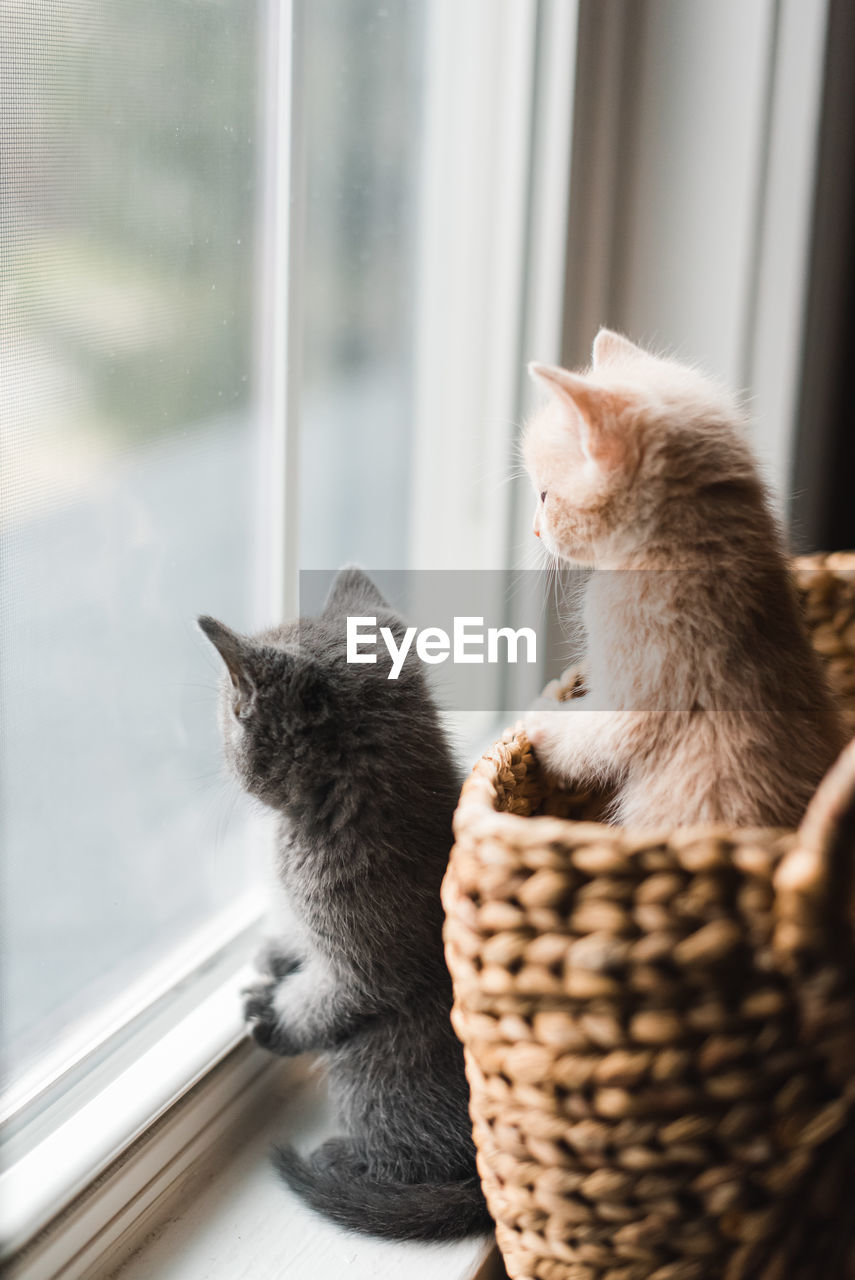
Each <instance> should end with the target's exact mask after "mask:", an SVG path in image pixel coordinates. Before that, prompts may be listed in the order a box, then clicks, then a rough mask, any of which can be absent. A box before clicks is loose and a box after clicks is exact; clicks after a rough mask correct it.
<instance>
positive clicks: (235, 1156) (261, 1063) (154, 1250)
mask: <svg viewBox="0 0 855 1280" xmlns="http://www.w3.org/2000/svg"><path fill="white" fill-rule="evenodd" d="M223 1075H225V1076H229V1075H230V1076H231V1077H232V1079H231V1081H228V1080H226V1081H225V1082H224V1080H223V1079H222V1076H223ZM218 1077H219V1078H218ZM236 1081H242V1082H243V1085H242V1088H238V1089H236V1088H235V1083H236ZM223 1097H228V1098H229V1099H230V1101H228V1102H227V1104H226V1105H225V1106H224V1105H223V1103H222V1098H223ZM332 1132H334V1125H333V1123H332V1119H331V1116H330V1114H329V1111H328V1108H327V1105H326V1100H325V1091H324V1088H323V1081H322V1077H321V1074H320V1072H319V1071H318V1070H317V1068H315V1067H314V1066H313V1064H312V1062H311V1061H310V1060H308V1059H297V1060H296V1061H293V1062H285V1061H282V1060H276V1059H272V1058H270V1057H269V1056H268V1055H266V1054H263V1053H262V1052H261V1051H260V1050H258V1049H256V1048H255V1046H253V1045H251V1044H249V1043H248V1042H243V1043H242V1044H241V1046H240V1047H239V1048H238V1049H236V1050H235V1051H234V1052H233V1053H232V1054H231V1055H230V1057H229V1058H227V1059H226V1060H225V1061H224V1062H223V1063H221V1065H220V1067H218V1068H216V1069H215V1071H213V1072H212V1073H211V1074H210V1077H209V1078H206V1079H204V1080H202V1081H201V1082H200V1084H199V1085H198V1086H197V1088H196V1089H195V1090H193V1091H192V1092H191V1093H190V1094H189V1095H188V1096H187V1097H186V1098H185V1099H183V1100H182V1101H181V1102H179V1103H178V1104H177V1105H176V1106H175V1107H173V1108H172V1109H171V1111H170V1112H169V1113H167V1114H166V1115H165V1116H164V1117H163V1119H162V1120H161V1121H160V1122H159V1123H158V1124H156V1125H155V1126H154V1127H153V1128H152V1129H151V1130H150V1131H148V1132H147V1133H146V1134H144V1135H143V1136H142V1137H141V1139H140V1140H139V1142H138V1144H136V1146H135V1147H134V1148H132V1149H131V1150H130V1151H129V1152H128V1153H127V1154H126V1156H125V1157H123V1158H122V1159H121V1160H120V1161H119V1162H118V1163H117V1164H116V1165H115V1166H114V1167H113V1168H111V1169H109V1170H107V1171H106V1173H105V1174H104V1176H103V1178H102V1179H101V1180H99V1182H97V1183H96V1184H95V1185H94V1186H92V1187H91V1188H90V1189H89V1190H88V1191H87V1192H85V1193H84V1194H83V1196H81V1197H80V1198H79V1200H78V1201H76V1202H75V1203H73V1204H72V1205H70V1206H69V1207H68V1209H67V1210H66V1211H65V1212H64V1213H63V1214H62V1215H61V1216H60V1217H59V1218H58V1219H57V1220H56V1221H55V1222H54V1223H52V1224H51V1226H50V1227H49V1228H48V1229H47V1230H46V1231H45V1232H44V1233H43V1235H42V1236H41V1237H39V1238H37V1239H36V1240H34V1241H33V1242H32V1244H31V1245H30V1246H28V1248H27V1249H26V1250H25V1251H24V1252H23V1253H21V1254H20V1255H19V1256H18V1257H16V1258H15V1259H13V1260H11V1262H10V1264H8V1265H7V1268H6V1269H5V1270H4V1275H5V1276H6V1277H8V1280H84V1278H85V1280H112V1278H113V1277H115V1278H116V1280H151V1277H152V1276H157V1277H158V1280H238V1277H246V1278H247V1280H274V1278H275V1280H281V1278H282V1277H284V1276H287V1277H288V1280H303V1278H304V1277H305V1280H339V1277H341V1276H342V1275H347V1277H348V1280H369V1278H370V1280H385V1277H389V1280H392V1278H393V1277H394V1278H395V1280H399V1277H400V1276H401V1275H406V1276H407V1280H440V1278H442V1280H475V1278H476V1277H483V1278H484V1280H486V1277H487V1276H488V1275H489V1276H490V1277H491V1278H492V1277H494V1276H496V1277H498V1276H502V1275H503V1274H504V1272H503V1271H502V1268H501V1264H500V1263H498V1261H497V1259H496V1258H495V1257H491V1253H492V1252H493V1250H492V1241H491V1240H488V1239H486V1238H484V1237H475V1238H473V1239H470V1240H463V1241H458V1242H455V1243H453V1244H444V1245H426V1244H410V1243H394V1242H387V1241H382V1240H375V1239H373V1238H370V1237H367V1236H359V1235H356V1234H352V1233H349V1232H347V1231H343V1230H341V1229H340V1228H338V1227H336V1226H334V1225H333V1224H332V1223H328V1222H326V1221H325V1220H323V1219H322V1218H320V1217H318V1216H317V1215H316V1214H314V1213H312V1212H311V1211H310V1210H309V1209H308V1208H306V1206H305V1205H304V1204H303V1203H302V1202H301V1201H300V1200H298V1199H297V1197H295V1196H294V1195H292V1194H291V1192H290V1191H289V1190H288V1189H287V1188H286V1187H285V1186H284V1184H283V1183H282V1182H281V1181H280V1180H279V1179H278V1178H277V1177H276V1175H275V1173H274V1170H273V1167H272V1165H271V1163H270V1160H269V1158H268V1153H269V1149H270V1146H271V1144H272V1143H273V1142H274V1141H277V1140H280V1141H287V1142H294V1143H296V1144H297V1145H298V1146H301V1147H302V1146H306V1147H311V1146H314V1145H315V1144H316V1143H317V1142H320V1141H322V1140H323V1139H324V1138H325V1137H327V1136H328V1135H329V1134H330V1133H332ZM188 1134H189V1135H192V1136H190V1137H189V1138H188ZM497 1267H498V1269H496V1268H497ZM485 1268H486V1270H485Z"/></svg>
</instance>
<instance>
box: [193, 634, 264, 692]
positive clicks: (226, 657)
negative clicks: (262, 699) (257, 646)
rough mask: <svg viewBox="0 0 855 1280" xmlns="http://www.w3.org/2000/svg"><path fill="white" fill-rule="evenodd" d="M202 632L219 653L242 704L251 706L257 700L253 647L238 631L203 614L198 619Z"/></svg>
mask: <svg viewBox="0 0 855 1280" xmlns="http://www.w3.org/2000/svg"><path fill="white" fill-rule="evenodd" d="M196 621H197V623H198V625H199V629H200V631H203V632H204V633H205V635H206V636H207V637H208V639H209V640H210V642H211V644H212V645H213V646H214V648H215V649H216V650H217V652H218V653H219V655H220V657H221V658H222V660H223V662H224V663H225V664H226V667H227V668H228V672H229V675H230V677H231V681H232V684H233V685H234V687H235V689H236V690H237V692H238V693H239V695H240V699H241V702H242V703H244V704H245V705H247V706H251V705H252V703H253V702H254V700H255V694H256V687H255V680H254V678H253V674H252V645H251V644H250V643H249V641H248V640H246V639H244V637H243V636H239V635H238V634H237V632H236V631H232V630H231V629H230V628H229V627H227V626H226V625H225V623H223V622H218V621H217V619H216V618H209V617H207V615H205V614H203V615H202V616H201V617H200V618H197V619H196Z"/></svg>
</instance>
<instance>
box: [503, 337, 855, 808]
mask: <svg viewBox="0 0 855 1280" xmlns="http://www.w3.org/2000/svg"><path fill="white" fill-rule="evenodd" d="M531 373H532V375H533V376H534V377H535V378H536V379H538V381H540V382H541V383H543V384H544V385H545V387H546V388H547V390H548V391H549V392H550V393H551V398H550V400H549V402H548V403H547V404H546V405H545V407H543V408H542V409H541V410H540V411H539V412H538V413H537V414H536V415H535V416H534V417H533V418H532V419H531V421H530V422H529V423H528V425H527V427H526V430H525V435H524V442H523V453H524V459H525V464H526V468H527V470H528V473H529V475H530V477H531V479H532V483H533V485H534V489H535V492H536V494H537V505H536V513H535V520H534V528H535V533H537V534H538V535H539V536H540V537H541V539H542V542H543V544H544V546H545V547H546V549H547V550H548V551H549V552H550V553H551V554H552V555H553V556H555V557H557V558H560V559H562V560H566V561H570V562H572V563H574V564H579V565H585V566H590V567H593V568H594V569H595V570H597V571H598V572H595V573H594V574H592V576H591V578H590V580H589V583H588V586H587V589H586V594H585V601H584V608H583V623H584V629H585V632H586V636H587V666H588V692H587V694H586V696H585V698H584V699H583V700H582V701H581V702H579V703H574V704H572V707H568V709H566V710H563V711H560V712H556V711H552V712H548V711H542V710H534V711H533V712H531V713H530V714H529V716H528V718H527V719H526V729H527V731H528V735H529V738H530V740H531V742H532V745H533V746H534V748H535V751H536V752H537V754H538V756H539V757H540V758H541V759H542V760H543V762H544V764H545V766H546V768H547V769H548V770H549V771H551V772H552V773H554V774H555V775H557V776H558V777H559V778H561V779H562V780H566V781H568V782H569V781H573V782H579V783H583V784H584V783H590V782H596V783H605V784H608V785H610V786H611V787H612V788H616V801H615V805H614V808H613V813H612V816H613V817H614V819H615V820H616V821H618V822H620V823H624V824H645V825H647V824H650V825H659V824H668V825H676V826H682V825H685V824H690V823H695V822H704V821H727V822H731V823H736V824H739V825H741V826H753V825H774V826H777V825H783V826H795V825H796V824H797V822H798V820H799V818H800V817H801V814H802V812H803V810H804V808H805V806H806V804H807V802H808V800H809V798H810V796H811V794H812V793H813V791H814V789H815V787H816V785H817V783H818V782H819V780H820V778H821V777H822V775H823V774H824V773H825V771H826V769H827V768H828V766H829V765H830V764H831V762H832V761H833V760H834V758H835V757H836V755H837V753H838V752H839V750H840V749H841V747H842V745H843V742H844V732H843V727H842V723H841V721H840V719H839V717H838V714H837V712H836V710H835V707H834V705H833V703H832V700H831V697H830V694H829V692H828V689H827V687H826V683H825V679H824V675H823V673H822V671H821V668H820V664H819V661H818V659H817V658H816V656H815V654H814V652H813V650H812V648H811V645H810V643H809V641H808V639H807V636H806V634H805V631H804V628H803V626H802V622H801V618H800V613H799V605H798V600H797V597H796V593H795V589H794V586H793V583H792V581H791V579H790V575H789V571H788V567H787V559H786V555H785V551H784V548H783V544H782V538H781V533H780V531H779V529H778V526H777V524H776V521H775V519H774V518H773V516H772V514H771V511H770V508H769V503H768V499H767V496H766V493H765V490H764V486H763V484H762V482H761V480H760V477H759V475H758V471H757V467H756V464H755V461H754V458H753V456H752V453H751V450H750V448H749V446H748V443H747V441H746V439H745V436H744V426H745V422H744V417H743V414H742V412H741V411H740V409H739V408H738V406H737V404H736V402H735V401H734V400H733V399H732V398H731V397H730V396H728V395H727V394H726V393H724V392H723V391H722V390H721V388H720V387H718V386H716V385H715V384H714V383H713V382H711V381H710V380H708V379H707V378H705V377H704V376H702V375H701V374H700V373H699V372H698V371H697V370H695V369H693V368H689V367H687V366H685V365H682V364H678V363H677V362H676V361H674V360H669V359H663V358H661V357H658V356H655V355H652V354H650V353H649V352H646V351H644V350H642V349H641V348H639V347H637V346H635V345H634V344H633V343H631V342H630V341H629V340H628V339H626V338H624V337H621V336H620V335H619V334H616V333H612V332H610V331H609V330H607V329H602V330H601V331H600V333H599V334H598V335H597V338H596V340H595V342H594V351H593V367H592V368H591V369H590V370H588V371H586V372H584V373H581V374H573V373H568V372H567V371H566V370H564V369H558V368H552V367H549V366H544V365H532V366H531ZM577 708H578V709H577Z"/></svg>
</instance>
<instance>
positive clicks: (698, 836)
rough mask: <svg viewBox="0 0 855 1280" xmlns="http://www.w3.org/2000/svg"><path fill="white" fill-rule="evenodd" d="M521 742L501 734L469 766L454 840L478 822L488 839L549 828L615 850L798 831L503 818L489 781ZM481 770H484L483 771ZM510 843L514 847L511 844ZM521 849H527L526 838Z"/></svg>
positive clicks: (513, 734)
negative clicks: (508, 749) (587, 836)
mask: <svg viewBox="0 0 855 1280" xmlns="http://www.w3.org/2000/svg"><path fill="white" fill-rule="evenodd" d="M524 738H525V730H524V729H523V728H522V726H521V725H517V726H515V727H513V728H509V729H505V731H504V732H503V734H502V736H501V738H500V739H499V741H498V742H496V743H495V744H494V745H493V746H492V747H491V748H490V749H489V750H488V751H485V752H484V754H483V755H482V756H481V758H480V759H479V760H478V762H477V763H476V764H475V765H474V767H473V769H472V771H471V773H470V774H469V776H468V778H467V779H466V781H465V782H464V784H463V787H462V789H461V792H460V801H459V803H458V806H457V811H456V813H455V815H454V832H455V835H457V834H458V828H459V827H460V826H461V825H462V824H463V823H465V825H466V830H467V833H469V834H475V831H474V828H473V822H478V833H479V834H480V833H481V832H483V834H484V835H490V834H492V833H493V829H494V830H495V833H496V834H500V833H501V834H502V835H503V836H510V834H511V833H512V832H514V831H516V832H519V833H520V834H522V833H523V832H526V833H531V834H532V837H533V838H536V841H537V843H538V844H542V843H543V842H544V838H545V836H544V833H545V832H548V831H549V830H550V829H551V828H553V829H554V830H555V832H556V836H557V837H566V836H567V835H568V834H569V833H570V832H572V833H573V843H578V838H579V835H580V834H583V833H584V831H585V830H586V829H589V830H590V833H591V837H592V838H596V839H597V840H603V839H609V840H612V841H613V842H614V843H615V844H624V843H625V844H628V845H632V847H633V848H640V847H650V848H652V847H654V846H659V845H663V844H670V843H671V842H672V841H673V838H674V837H675V836H678V837H679V842H680V843H681V844H683V843H686V844H689V843H692V842H695V841H698V840H707V839H718V840H722V839H724V840H733V839H738V840H740V841H743V840H745V841H747V840H750V839H753V838H756V839H757V840H762V841H763V842H764V843H768V842H769V841H770V840H779V839H780V840H783V839H785V838H787V837H789V836H792V835H793V834H795V832H796V831H797V830H798V828H796V827H782V826H775V827H758V826H753V827H738V826H736V825H734V823H732V822H696V823H692V824H690V825H687V826H683V827H674V826H658V827H654V826H638V827H632V826H620V825H617V824H614V823H610V822H597V821H593V820H588V819H579V818H560V817H557V816H555V815H553V814H539V813H534V814H530V815H526V814H521V813H508V812H506V811H504V810H502V809H498V808H497V807H496V804H495V801H496V798H497V793H496V788H495V787H494V786H493V784H492V782H491V780H490V775H491V774H492V773H494V772H495V770H496V769H498V768H500V767H501V761H500V760H499V759H498V757H497V753H498V751H499V749H500V748H501V747H502V746H503V745H505V744H507V745H510V744H511V743H514V742H517V743H519V742H522V741H523V739H524ZM485 765H486V766H488V767H487V768H484V766H485ZM568 794H572V789H568ZM479 814H480V821H479V816H478V815H479ZM547 840H548V837H547ZM514 843H519V842H518V841H514ZM524 843H526V844H527V843H529V835H528V834H526V837H525V841H524Z"/></svg>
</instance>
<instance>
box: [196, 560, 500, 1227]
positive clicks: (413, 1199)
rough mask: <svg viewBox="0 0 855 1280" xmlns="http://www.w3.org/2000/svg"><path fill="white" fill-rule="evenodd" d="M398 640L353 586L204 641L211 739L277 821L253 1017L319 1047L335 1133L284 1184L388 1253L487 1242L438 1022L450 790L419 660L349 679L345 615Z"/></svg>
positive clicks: (273, 1032)
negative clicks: (381, 1239) (253, 627)
mask: <svg viewBox="0 0 855 1280" xmlns="http://www.w3.org/2000/svg"><path fill="white" fill-rule="evenodd" d="M348 614H352V615H359V616H362V615H365V614H368V615H370V616H376V617H377V625H378V627H380V626H389V627H391V628H392V629H393V631H394V633H395V634H396V636H397V638H398V641H399V642H400V638H401V633H402V631H403V624H402V623H401V620H400V619H399V618H398V617H397V616H396V615H395V614H394V613H393V612H392V611H391V610H390V609H389V607H388V605H387V604H386V603H385V602H384V600H383V599H382V597H381V596H380V594H379V593H378V592H377V590H376V588H375V587H374V585H373V584H372V583H371V581H370V579H368V578H367V577H366V576H365V575H364V574H362V573H361V572H359V571H358V570H347V571H344V572H343V573H341V574H339V575H338V577H337V579H336V582H335V584H334V586H333V590H332V593H331V595H330V599H329V600H328V601H327V604H326V606H325V609H324V612H323V615H322V616H321V617H320V618H319V619H301V620H300V621H299V622H295V623H292V624H290V625H286V626H282V627H276V628H274V629H272V630H270V631H265V632H263V633H262V634H261V635H258V636H255V637H253V638H251V639H248V638H246V637H243V636H237V635H235V634H234V633H233V632H232V631H230V630H228V628H226V627H224V626H223V625H222V624H221V623H219V622H216V621H215V620H214V619H212V618H200V619H199V625H200V626H201V628H202V630H203V631H204V632H205V634H206V635H207V636H208V638H209V639H210V640H211V641H212V643H213V644H214V645H215V646H216V648H217V649H218V650H219V652H220V654H221V656H222V657H223V659H224V661H225V663H226V668H227V674H226V675H225V676H224V679H223V685H222V696H221V701H220V723H221V728H222V733H223V739H224V746H225V754H226V758H227V761H228V763H229V765H230V767H231V769H232V770H233V772H234V773H235V775H236V776H237V778H238V780H239V782H240V783H241V784H242V785H243V787H245V789H246V790H247V791H249V792H250V793H251V794H252V795H254V796H257V797H258V798H259V799H260V800H262V801H264V803H265V804H267V805H269V806H270V807H271V808H272V809H274V810H275V811H276V812H277V814H278V815H279V821H278V828H277V853H278V874H279V876H280V878H281V882H282V885H283V887H284V890H285V893H286V895H287V898H288V900H289V902H290V906H291V909H292V911H293V913H294V916H295V917H296V921H297V932H296V935H295V936H294V937H293V938H291V937H289V938H288V939H287V940H286V941H285V942H283V943H282V944H281V945H278V944H273V945H271V946H270V947H269V948H268V949H267V951H266V952H265V953H264V955H263V956H262V957H261V958H260V967H261V969H262V976H261V980H260V981H259V982H258V983H257V984H256V985H255V986H254V987H252V988H250V989H249V991H247V992H246V993H245V995H246V1004H245V1013H246V1017H247V1018H248V1019H249V1020H250V1023H251V1026H252V1033H253V1035H254V1037H255V1039H256V1040H257V1041H258V1043H259V1044H261V1045H263V1046H264V1047H265V1048H266V1049H269V1050H270V1051H271V1052H273V1053H277V1054H284V1055H289V1054H298V1053H303V1052H305V1051H307V1050H316V1051H321V1052H322V1053H323V1054H324V1055H325V1058H326V1063H327V1067H328V1078H329V1085H330V1091H331V1095H332V1100H333V1103H334V1105H335V1106H336V1107H337V1110H338V1113H339V1116H340V1119H341V1121H342V1123H343V1126H344V1127H345V1129H346V1131H347V1134H348V1136H347V1137H346V1138H336V1139H334V1140H332V1141H329V1142H325V1143H324V1144H323V1145H322V1146H320V1147H319V1148H318V1149H317V1150H316V1151H314V1152H313V1153H312V1154H311V1155H310V1156H309V1157H308V1159H305V1160H304V1159H302V1158H301V1157H300V1156H298V1155H297V1153H296V1152H295V1151H293V1150H291V1149H283V1150H278V1151H277V1152H276V1157H275V1158H276V1163H277V1167H278V1169H279V1172H280V1173H281V1174H282V1176H283V1177H284V1179H285V1181H286V1182H287V1183H288V1184H289V1185H290V1186H291V1187H292V1188H293V1189H294V1190H296V1191H297V1192H299V1193H300V1194H301V1195H302V1196H303V1197H304V1198H305V1199H306V1200H307V1201H308V1203H309V1204H310V1205H312V1206H313V1207H314V1208H315V1209H318V1210H320V1211H321V1212H323V1213H325V1214H327V1215H328V1216H329V1217H331V1218H333V1219H334V1220H335V1221H337V1222H339V1223H340V1224H342V1225H343V1226H346V1227H350V1228H352V1229H354V1230H357V1231H365V1232H369V1233H372V1234H378V1235H384V1236H390V1237H395V1238H408V1237H409V1238H421V1239H434V1240H438V1239H446V1238H452V1237H455V1236H461V1235H466V1234H468V1233H470V1232H474V1231H481V1230H484V1231H486V1230H488V1229H489V1228H490V1226H491V1222H490V1219H489V1217H488V1214H487V1210H486V1206H485V1204H484V1201H483V1198H482V1195H481V1189H480V1184H479V1182H478V1179H477V1176H476V1172H475V1151H474V1146H473V1142H472V1137H471V1125H470V1121H469V1115H468V1100H469V1093H468V1088H467V1084H466V1079H465V1076H464V1072H463V1054H462V1049H461V1046H460V1044H459V1043H458V1041H457V1039H456V1038H455V1036H454V1033H453V1031H452V1027H451V1023H450V1020H449V1013H450V1009H451V982H450V979H449V975H448V972H447V969H446V966H445V962H444V956H443V948H442V912H441V907H440V899H439V888H440V882H441V880H442V876H443V873H444V871H445V867H446V863H447V860H448V853H449V849H450V847H451V842H452V833H451V819H452V814H453V812H454V808H455V804H456V801H457V796H458V792H459V788H460V778H459V776H458V772H457V769H456V767H455V765H454V763H453V760H452V757H451V754H450V751H449V748H448V745H447V743H446V741H445V739H444V736H443V733H442V730H441V728H440V725H439V721H438V717H437V713H436V710H435V708H434V706H433V703H432V702H431V699H430V696H429V694H428V691H427V687H426V685H425V682H424V677H423V675H422V672H421V670H420V664H419V663H418V661H416V660H415V659H413V660H412V661H411V660H408V661H407V662H406V663H405V665H404V668H403V670H402V672H401V674H400V677H399V678H398V680H396V681H393V680H388V679H387V678H386V676H387V672H388V668H389V661H388V657H386V658H385V659H384V657H383V656H382V655H381V654H379V653H378V660H377V663H376V664H375V665H368V664H366V665H359V666H353V665H348V664H347V662H346V660H345V617H346V616H347V615H348Z"/></svg>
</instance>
